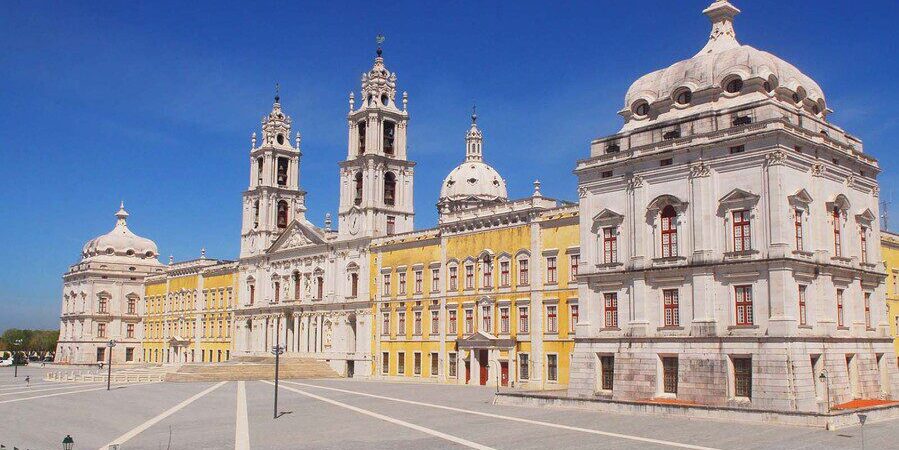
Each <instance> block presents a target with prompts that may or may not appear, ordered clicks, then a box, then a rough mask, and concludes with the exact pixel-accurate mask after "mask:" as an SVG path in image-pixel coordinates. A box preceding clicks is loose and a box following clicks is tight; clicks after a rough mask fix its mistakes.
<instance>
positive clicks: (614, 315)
mask: <svg viewBox="0 0 899 450" xmlns="http://www.w3.org/2000/svg"><path fill="white" fill-rule="evenodd" d="M603 299H604V304H603V308H604V311H605V316H606V328H618V293H616V292H607V293H605V294H604V295H603Z"/></svg>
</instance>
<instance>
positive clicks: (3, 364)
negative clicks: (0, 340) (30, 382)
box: [0, 358, 12, 367]
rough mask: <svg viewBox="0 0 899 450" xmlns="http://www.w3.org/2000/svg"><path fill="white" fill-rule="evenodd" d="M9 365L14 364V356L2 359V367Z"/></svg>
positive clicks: (0, 364)
mask: <svg viewBox="0 0 899 450" xmlns="http://www.w3.org/2000/svg"><path fill="white" fill-rule="evenodd" d="M9 366H12V358H8V359H0V367H9Z"/></svg>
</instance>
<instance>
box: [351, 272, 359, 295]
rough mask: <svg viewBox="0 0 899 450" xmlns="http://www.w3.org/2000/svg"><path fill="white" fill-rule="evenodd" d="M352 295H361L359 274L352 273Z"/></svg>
mask: <svg viewBox="0 0 899 450" xmlns="http://www.w3.org/2000/svg"><path fill="white" fill-rule="evenodd" d="M350 295H352V296H353V297H355V296H357V295H359V274H358V273H351V274H350Z"/></svg>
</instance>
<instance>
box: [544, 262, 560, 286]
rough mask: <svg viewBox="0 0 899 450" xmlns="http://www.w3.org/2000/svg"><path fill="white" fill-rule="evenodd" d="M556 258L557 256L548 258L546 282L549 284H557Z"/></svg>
mask: <svg viewBox="0 0 899 450" xmlns="http://www.w3.org/2000/svg"><path fill="white" fill-rule="evenodd" d="M556 271H557V269H556V257H555V256H547V257H546V282H547V283H549V284H553V283H555V282H556Z"/></svg>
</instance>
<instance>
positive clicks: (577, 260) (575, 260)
mask: <svg viewBox="0 0 899 450" xmlns="http://www.w3.org/2000/svg"><path fill="white" fill-rule="evenodd" d="M568 262H569V263H570V264H571V270H570V271H569V275H568V277H569V278H570V279H571V280H572V281H573V280H574V279H575V278H577V271H578V266H579V265H580V264H581V255H579V254H574V255H571V256H569V257H568Z"/></svg>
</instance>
